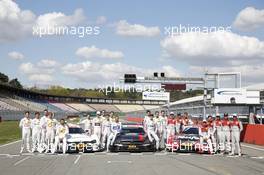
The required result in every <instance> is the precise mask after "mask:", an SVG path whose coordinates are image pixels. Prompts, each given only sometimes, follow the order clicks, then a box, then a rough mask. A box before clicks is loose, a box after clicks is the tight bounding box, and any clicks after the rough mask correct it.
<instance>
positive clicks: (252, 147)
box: [241, 144, 264, 151]
mask: <svg viewBox="0 0 264 175" xmlns="http://www.w3.org/2000/svg"><path fill="white" fill-rule="evenodd" d="M241 146H243V147H246V148H251V149H254V150H258V151H264V149H263V148H257V147H254V146H249V145H244V144H241Z"/></svg>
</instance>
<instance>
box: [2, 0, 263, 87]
mask: <svg viewBox="0 0 264 175" xmlns="http://www.w3.org/2000/svg"><path fill="white" fill-rule="evenodd" d="M59 27H61V28H63V27H64V28H66V29H67V30H68V31H69V30H71V31H72V32H68V33H56V32H54V31H55V30H58V29H59ZM180 27H181V28H180ZM184 28H185V29H186V30H184ZM187 28H188V29H190V28H192V30H188V31H187ZM48 29H49V30H50V31H51V32H50V33H48V32H47V30H48ZM84 30H86V33H85V34H84V33H83V31H84ZM40 31H42V32H44V33H41V34H40ZM45 31H46V33H45ZM52 31H53V32H52ZM74 31H75V32H74ZM78 31H79V32H78ZM0 60H1V64H0V72H3V73H5V74H7V75H8V76H9V77H10V78H18V79H19V80H20V81H21V83H22V84H23V85H24V86H26V87H30V86H39V87H47V86H50V85H60V86H65V87H70V88H91V87H98V86H100V85H102V84H107V83H113V82H118V80H119V78H120V77H122V76H123V74H124V73H136V74H137V76H151V75H152V74H153V72H165V74H166V76H168V77H179V76H184V77H202V76H203V74H204V72H205V71H207V72H210V73H216V72H241V73H242V77H243V81H242V83H243V85H252V84H261V83H263V85H264V78H263V77H264V71H263V67H264V2H263V1H262V0H251V1H249V0H248V1H246V0H241V1H229V0H222V1H216V0H215V1H214V0H213V1H212V0H201V1H194V0H193V1H190V0H185V1H175V0H164V1H150V0H146V1H144V2H143V1H141V0H134V1H124V0H115V1H102V0H96V1H89V0H75V1H66V0H65V1H53V0H38V1H33V0H19V1H12V0H0Z"/></svg>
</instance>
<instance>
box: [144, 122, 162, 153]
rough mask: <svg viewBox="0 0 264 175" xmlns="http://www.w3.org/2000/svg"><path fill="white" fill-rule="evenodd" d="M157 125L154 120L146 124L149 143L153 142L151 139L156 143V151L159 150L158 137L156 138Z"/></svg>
mask: <svg viewBox="0 0 264 175" xmlns="http://www.w3.org/2000/svg"><path fill="white" fill-rule="evenodd" d="M156 133H157V124H156V123H155V122H154V120H149V121H148V122H147V134H148V139H149V141H150V142H153V139H154V140H155V141H156V149H157V150H158V149H159V137H158V136H157V134H156Z"/></svg>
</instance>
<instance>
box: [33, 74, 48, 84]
mask: <svg viewBox="0 0 264 175" xmlns="http://www.w3.org/2000/svg"><path fill="white" fill-rule="evenodd" d="M28 79H29V80H30V81H33V82H38V83H41V84H45V83H48V82H52V81H53V77H52V76H51V75H49V74H32V75H29V77H28Z"/></svg>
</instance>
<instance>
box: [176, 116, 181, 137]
mask: <svg viewBox="0 0 264 175" xmlns="http://www.w3.org/2000/svg"><path fill="white" fill-rule="evenodd" d="M181 127H182V120H181V119H179V120H178V121H177V122H176V124H175V131H176V134H179V133H180V131H181Z"/></svg>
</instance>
